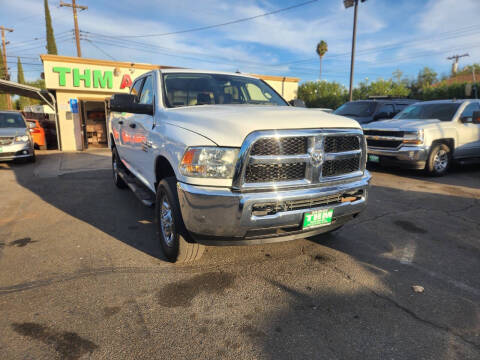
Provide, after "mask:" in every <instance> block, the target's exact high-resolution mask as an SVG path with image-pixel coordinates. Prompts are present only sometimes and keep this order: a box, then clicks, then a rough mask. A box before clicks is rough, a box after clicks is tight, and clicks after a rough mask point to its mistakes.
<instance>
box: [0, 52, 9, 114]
mask: <svg viewBox="0 0 480 360" xmlns="http://www.w3.org/2000/svg"><path fill="white" fill-rule="evenodd" d="M0 79H5V64H4V63H3V54H2V49H0ZM7 96H8V95H7V94H0V110H6V109H7Z"/></svg>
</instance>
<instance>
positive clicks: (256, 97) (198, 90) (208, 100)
mask: <svg viewBox="0 0 480 360" xmlns="http://www.w3.org/2000/svg"><path fill="white" fill-rule="evenodd" d="M163 84H164V91H165V94H166V96H165V103H166V106H167V107H180V106H194V105H222V104H253V105H277V106H288V103H287V102H286V101H285V100H284V99H282V97H281V96H279V95H278V94H277V93H276V92H275V91H274V90H273V89H272V88H271V87H270V86H268V85H267V84H266V83H264V82H263V81H261V80H259V79H254V78H249V77H244V76H235V75H223V74H194V73H193V74H192V73H167V74H163Z"/></svg>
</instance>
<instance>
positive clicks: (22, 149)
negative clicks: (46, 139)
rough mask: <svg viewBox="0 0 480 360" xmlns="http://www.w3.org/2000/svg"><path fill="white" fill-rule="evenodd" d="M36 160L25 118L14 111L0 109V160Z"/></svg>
mask: <svg viewBox="0 0 480 360" xmlns="http://www.w3.org/2000/svg"><path fill="white" fill-rule="evenodd" d="M17 159H25V160H29V161H32V162H33V161H35V150H34V147H33V139H32V135H30V131H29V129H28V128H27V124H26V122H25V119H24V118H23V116H22V115H21V114H19V113H18V112H14V111H0V160H17Z"/></svg>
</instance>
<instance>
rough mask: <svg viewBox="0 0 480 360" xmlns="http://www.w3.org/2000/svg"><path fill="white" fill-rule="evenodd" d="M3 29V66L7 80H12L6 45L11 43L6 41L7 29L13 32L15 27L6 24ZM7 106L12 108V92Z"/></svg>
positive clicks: (0, 27)
mask: <svg viewBox="0 0 480 360" xmlns="http://www.w3.org/2000/svg"><path fill="white" fill-rule="evenodd" d="M0 29H1V30H2V51H3V66H5V69H4V70H5V80H10V79H9V75H8V64H7V48H6V46H5V45H7V44H9V43H10V42H9V41H5V31H8V32H13V29H9V28H6V27H5V26H3V25H2V26H0ZM7 106H8V110H12V98H11V97H10V94H7Z"/></svg>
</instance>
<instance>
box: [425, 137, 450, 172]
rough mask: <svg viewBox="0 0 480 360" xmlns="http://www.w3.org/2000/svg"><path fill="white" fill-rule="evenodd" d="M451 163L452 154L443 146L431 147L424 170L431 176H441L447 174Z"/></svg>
mask: <svg viewBox="0 0 480 360" xmlns="http://www.w3.org/2000/svg"><path fill="white" fill-rule="evenodd" d="M451 162H452V153H451V150H450V148H449V147H448V146H447V145H445V144H436V145H433V147H432V150H431V151H430V155H429V156H428V160H427V165H426V167H425V170H427V173H428V174H429V175H431V176H443V175H445V174H446V173H447V171H448V169H449V167H450V164H451Z"/></svg>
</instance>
